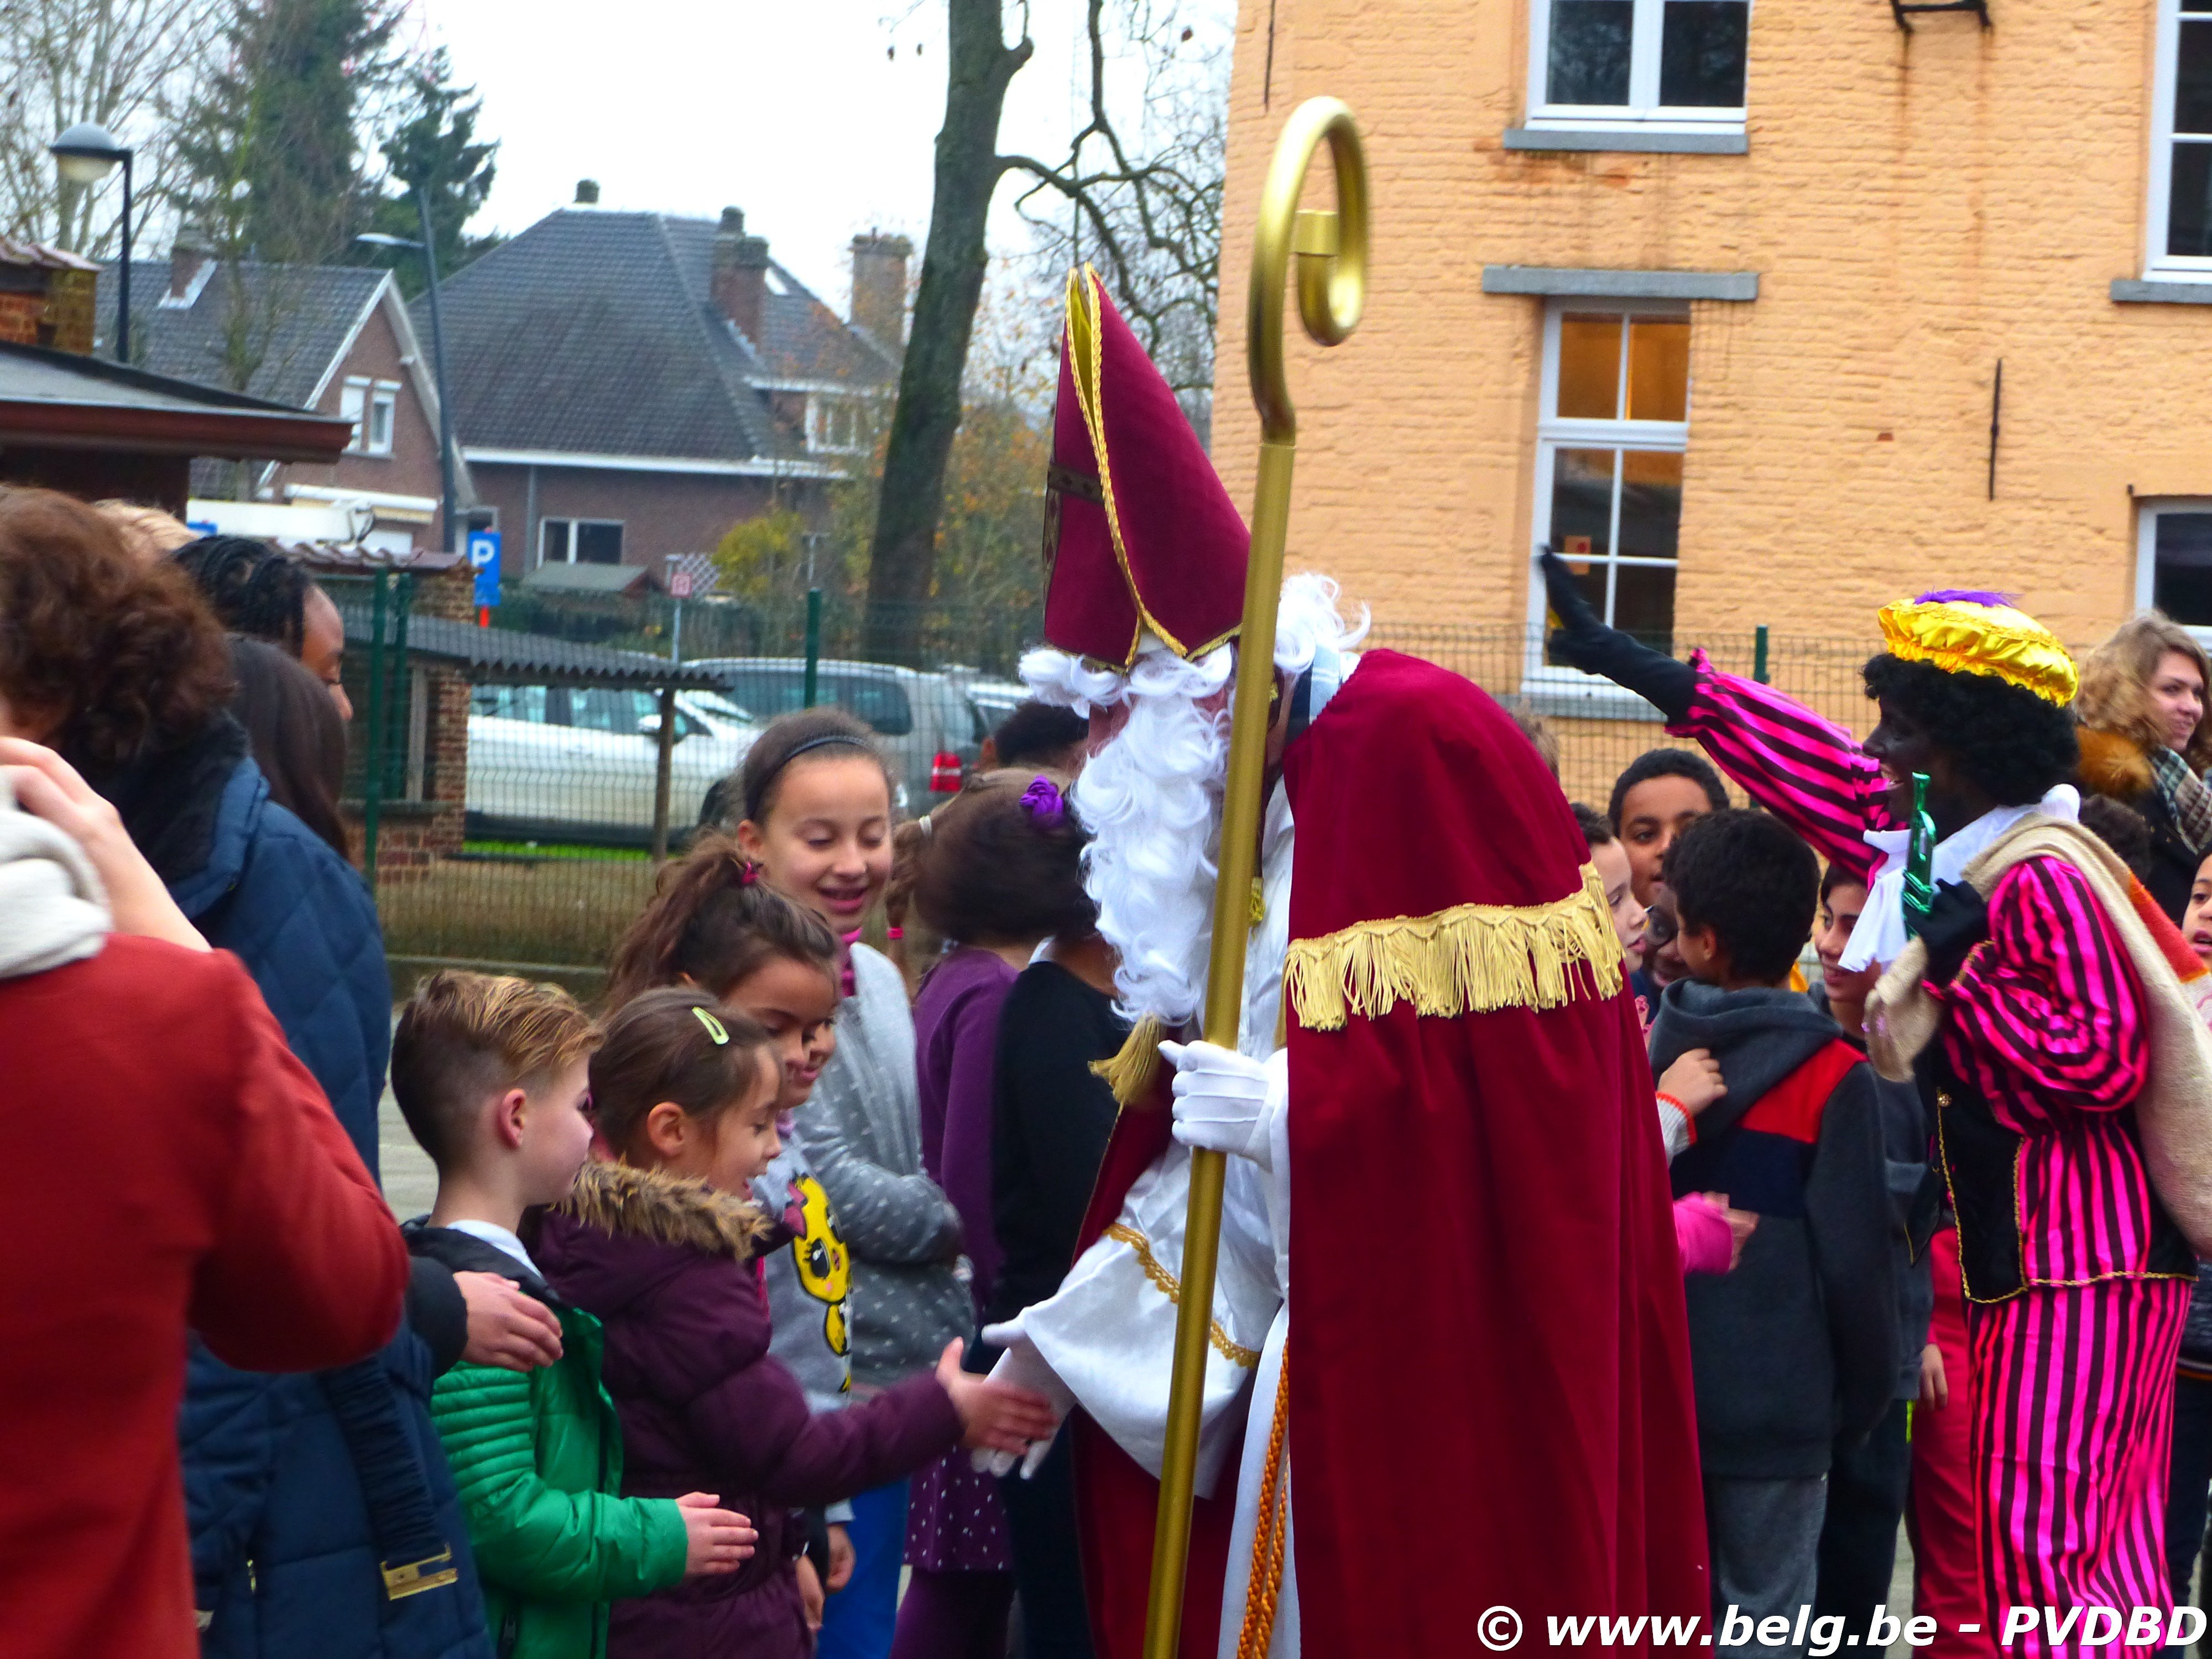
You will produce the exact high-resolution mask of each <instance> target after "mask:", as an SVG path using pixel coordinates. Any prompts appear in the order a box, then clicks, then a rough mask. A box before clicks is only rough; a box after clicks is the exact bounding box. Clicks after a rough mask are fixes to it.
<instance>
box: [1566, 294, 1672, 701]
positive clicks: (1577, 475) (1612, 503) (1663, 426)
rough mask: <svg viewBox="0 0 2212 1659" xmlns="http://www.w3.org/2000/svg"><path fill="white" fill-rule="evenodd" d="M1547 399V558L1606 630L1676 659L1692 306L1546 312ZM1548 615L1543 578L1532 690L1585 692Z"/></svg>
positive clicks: (1576, 304) (1572, 306)
mask: <svg viewBox="0 0 2212 1659" xmlns="http://www.w3.org/2000/svg"><path fill="white" fill-rule="evenodd" d="M1539 397H1540V402H1539V404H1538V410H1539V412H1538V416H1537V422H1536V467H1535V474H1536V477H1535V484H1536V488H1535V505H1534V513H1533V515H1532V519H1533V521H1532V523H1531V525H1530V530H1531V532H1532V534H1533V536H1534V542H1535V550H1536V551H1537V552H1538V553H1542V552H1545V551H1547V550H1548V551H1550V552H1553V553H1557V554H1559V556H1561V557H1562V558H1564V559H1565V560H1566V561H1567V562H1568V564H1569V565H1570V566H1571V568H1573V570H1574V572H1575V574H1576V578H1577V581H1578V582H1579V583H1580V585H1581V586H1582V589H1583V592H1584V594H1585V595H1587V596H1588V598H1589V602H1590V606H1591V608H1592V609H1593V610H1595V611H1596V612H1597V614H1598V615H1599V616H1600V617H1601V618H1603V619H1604V620H1605V621H1606V622H1607V623H1611V624H1612V625H1613V627H1615V628H1618V629H1622V630H1624V631H1625V632H1626V633H1629V634H1632V635H1635V636H1636V637H1637V638H1638V639H1639V640H1642V641H1644V643H1645V644H1647V645H1650V646H1651V647H1655V648H1656V649H1658V650H1661V651H1672V650H1673V648H1674V577H1675V570H1676V566H1677V561H1678V556H1679V554H1680V542H1681V527H1682V463H1683V455H1684V453H1685V451H1686V449H1687V448H1688V447H1689V441H1690V315H1689V307H1687V306H1686V305H1685V304H1683V303H1682V302H1680V301H1641V302H1623V303H1621V304H1619V305H1613V306H1601V305H1593V304H1592V303H1591V302H1590V301H1586V300H1555V301H1553V302H1552V303H1551V304H1550V305H1549V306H1548V307H1547V308H1546V310H1545V313H1544V368H1543V382H1542V386H1541V389H1540V392H1539ZM1544 614H1545V604H1544V584H1543V580H1542V577H1541V574H1534V583H1533V586H1532V588H1531V590H1530V599H1529V621H1530V623H1531V627H1530V629H1529V642H1528V664H1527V672H1528V678H1530V679H1531V680H1532V681H1534V682H1536V683H1537V684H1545V683H1550V684H1553V685H1557V686H1561V687H1565V686H1576V687H1587V686H1588V685H1589V683H1590V682H1589V677H1588V676H1587V675H1584V674H1583V673H1581V672H1579V671H1577V670H1575V669H1572V668H1568V667H1565V666H1564V665H1553V664H1550V663H1548V662H1547V661H1546V660H1545V647H1544V642H1543V629H1542V624H1543V622H1544Z"/></svg>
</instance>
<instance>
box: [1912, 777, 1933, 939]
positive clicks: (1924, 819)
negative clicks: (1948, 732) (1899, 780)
mask: <svg viewBox="0 0 2212 1659" xmlns="http://www.w3.org/2000/svg"><path fill="white" fill-rule="evenodd" d="M1911 833H1912V839H1911V841H1910V842H1907V843H1906V845H1905V933H1906V934H1907V935H1908V936H1910V937H1911V938H1914V939H1917V938H1918V937H1919V936H1920V925H1921V923H1923V921H1927V920H1928V907H1929V905H1930V904H1932V903H1933V902H1935V899H1936V882H1935V876H1934V866H1935V862H1936V820H1935V819H1934V818H1933V817H1930V816H1929V811H1928V775H1927V774H1926V773H1925V772H1915V773H1914V774H1913V775H1912V823H1911Z"/></svg>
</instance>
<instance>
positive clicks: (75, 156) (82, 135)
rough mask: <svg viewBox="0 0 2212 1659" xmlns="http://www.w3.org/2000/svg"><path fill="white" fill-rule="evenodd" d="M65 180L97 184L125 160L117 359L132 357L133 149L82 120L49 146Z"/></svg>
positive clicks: (117, 268) (116, 325)
mask: <svg viewBox="0 0 2212 1659" xmlns="http://www.w3.org/2000/svg"><path fill="white" fill-rule="evenodd" d="M46 149H47V152H48V153H49V154H50V155H52V156H53V158H54V165H55V166H56V167H58V169H59V170H60V173H61V175H62V181H63V182H64V184H70V185H96V184H98V183H99V182H100V180H101V179H105V178H106V177H107V175H108V173H109V172H110V170H111V169H112V168H113V167H114V166H115V164H116V163H117V162H118V161H120V162H122V163H123V260H122V263H121V264H118V266H117V267H116V285H115V361H116V362H118V363H127V362H130V361H131V151H130V150H129V149H127V148H126V147H125V146H124V145H122V144H118V143H116V142H115V135H114V134H112V133H111V132H110V131H108V130H107V129H106V127H103V126H101V125H100V124H99V123H97V122H95V121H80V122H78V123H77V124H76V125H75V126H73V127H71V128H70V130H69V131H67V132H64V134H62V136H61V137H58V138H57V139H55V140H54V142H53V143H51V144H48V145H47V146H46Z"/></svg>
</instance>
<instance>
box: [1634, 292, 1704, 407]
mask: <svg viewBox="0 0 2212 1659" xmlns="http://www.w3.org/2000/svg"><path fill="white" fill-rule="evenodd" d="M1689 416H1690V325H1689V321H1688V319H1686V318H1674V317H1638V318H1635V319H1632V321H1631V322H1630V323H1629V325H1628V418H1629V419H1630V420H1632V421H1685V420H1687V419H1688V418H1689Z"/></svg>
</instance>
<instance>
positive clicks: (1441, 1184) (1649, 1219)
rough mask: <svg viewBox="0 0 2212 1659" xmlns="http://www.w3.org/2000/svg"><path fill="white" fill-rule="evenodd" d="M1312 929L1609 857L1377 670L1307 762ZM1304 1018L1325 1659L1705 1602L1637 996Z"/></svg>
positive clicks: (1306, 1287) (1298, 1504)
mask: <svg viewBox="0 0 2212 1659" xmlns="http://www.w3.org/2000/svg"><path fill="white" fill-rule="evenodd" d="M1284 775H1285V785H1286V787H1287V789H1288V792H1289V796H1290V803H1291V812H1292V815H1293V816H1294V817H1295V818H1296V820H1297V846H1296V853H1295V855H1294V856H1295V863H1294V865H1293V866H1292V868H1293V874H1292V879H1291V939H1292V940H1293V941H1294V943H1295V942H1296V941H1298V940H1305V939H1318V938H1321V937H1322V936H1324V935H1328V934H1330V933H1335V932H1337V931H1338V930H1340V929H1342V928H1346V927H1351V926H1352V924H1354V923H1357V922H1361V921H1376V920H1387V919H1389V918H1392V917H1399V916H1412V917H1421V916H1428V915H1434V914H1436V913H1437V912H1438V911H1442V910H1445V909H1448V908H1450V907H1452V906H1454V905H1459V904H1467V903H1480V904H1498V905H1512V906H1534V905H1541V904H1547V903H1550V902H1555V901H1558V900H1559V899H1561V898H1563V897H1565V896H1568V895H1570V894H1571V893H1573V892H1575V891H1576V890H1577V889H1578V888H1579V887H1580V886H1581V877H1580V874H1579V871H1580V867H1581V866H1582V865H1583V862H1584V861H1585V860H1587V858H1588V856H1589V854H1588V852H1587V850H1586V848H1585V846H1584V843H1583V837H1582V835H1581V832H1580V830H1579V829H1577V826H1576V823H1575V820H1574V817H1573V814H1572V813H1571V811H1569V809H1568V806H1567V803H1566V800H1565V798H1564V797H1563V796H1562V795H1561V793H1559V785H1558V783H1557V782H1556V781H1554V780H1553V777H1552V776H1551V775H1550V773H1549V772H1547V770H1546V769H1545V768H1544V765H1543V763H1542V762H1541V760H1540V759H1539V758H1538V757H1537V756H1536V753H1535V751H1534V749H1533V748H1532V747H1531V746H1530V744H1529V743H1528V739H1527V738H1525V737H1523V736H1522V733H1521V732H1520V731H1519V729H1518V728H1517V727H1516V726H1515V725H1514V723H1513V721H1512V720H1511V719H1510V717H1509V716H1507V714H1505V713H1504V710H1502V709H1501V708H1498V705H1497V704H1496V703H1495V702H1492V700H1491V699H1490V698H1489V697H1488V696H1486V695H1485V694H1484V693H1483V692H1482V691H1480V690H1478V689H1476V687H1475V686H1474V685H1473V684H1470V683H1469V682H1468V681H1467V680H1464V679H1462V678H1460V677H1459V676H1457V675H1455V674H1452V673H1449V672H1448V671H1444V670H1443V669H1440V668H1437V667H1436V666H1434V665H1431V664H1429V663H1425V662H1422V661H1419V660H1417V659H1413V658H1409V657H1404V656H1401V655H1398V654H1397V653H1394V652H1387V651H1376V652H1371V653H1368V654H1366V655H1365V656H1364V658H1363V659H1361V661H1360V664H1359V666H1358V671H1356V672H1355V673H1354V674H1353V675H1352V678H1350V679H1349V680H1347V681H1346V684H1345V685H1344V687H1343V689H1342V690H1340V691H1339V692H1338V693H1337V695H1336V696H1335V697H1334V699H1333V700H1332V701H1331V702H1329V703H1328V706H1327V708H1325V709H1324V710H1323V712H1322V714H1321V715H1320V717H1319V718H1318V719H1316V720H1315V722H1314V724H1313V726H1311V727H1310V729H1309V730H1308V731H1307V732H1306V733H1305V734H1304V736H1303V737H1302V738H1299V740H1298V741H1297V742H1296V743H1295V744H1292V745H1291V749H1290V751H1289V753H1288V754H1287V756H1286V757H1285V773H1284ZM1577 973H1578V975H1579V976H1580V980H1581V982H1582V988H1583V994H1582V995H1580V996H1578V997H1577V998H1576V999H1575V1000H1571V1001H1569V1002H1568V1003H1566V1004H1565V1006H1561V1007H1557V1008H1551V1009H1536V1008H1531V1007H1518V1006H1508V1007H1504V1008H1501V1009H1498V1010H1497V1011H1495V1012H1486V1013H1466V1014H1459V1015H1456V1016H1453V1017H1434V1016H1421V1015H1419V1014H1417V1013H1416V1012H1415V1011H1414V1009H1413V1006H1410V1004H1408V1003H1407V1002H1405V1001H1401V1002H1399V1003H1398V1004H1397V1006H1395V1007H1394V1008H1392V1009H1390V1010H1389V1012H1386V1013H1383V1014H1381V1015H1379V1016H1378V1017H1376V1018H1363V1017H1361V1015H1359V1014H1358V1012H1352V1013H1351V1014H1350V1016H1349V1018H1348V1020H1347V1022H1346V1025H1345V1026H1344V1028H1343V1029H1341V1030H1307V1029H1304V1027H1302V1026H1301V1025H1300V1024H1299V1023H1298V1021H1297V1018H1295V1017H1293V1018H1292V1019H1291V1022H1290V1079H1291V1096H1290V1139H1291V1283H1290V1297H1291V1337H1290V1352H1289V1374H1290V1389H1291V1405H1290V1436H1291V1468H1292V1471H1293V1474H1292V1476H1291V1503H1292V1504H1293V1505H1294V1506H1295V1534H1294V1535H1295V1540H1296V1548H1297V1579H1298V1606H1299V1616H1300V1620H1301V1626H1302V1633H1303V1637H1304V1651H1305V1652H1306V1653H1308V1654H1310V1655H1315V1656H1326V1659H1360V1656H1373V1659H1403V1656H1407V1655H1415V1654H1448V1653H1462V1652H1469V1651H1474V1640H1473V1636H1474V1621H1475V1620H1477V1618H1478V1617H1479V1616H1480V1614H1481V1613H1483V1612H1484V1611H1485V1610H1486V1609H1487V1608H1490V1607H1510V1608H1512V1609H1513V1610H1514V1612H1515V1613H1517V1614H1518V1615H1519V1617H1520V1619H1521V1621H1522V1630H1523V1632H1524V1634H1523V1636H1522V1643H1523V1645H1524V1649H1533V1648H1534V1647H1535V1646H1537V1645H1538V1644H1542V1643H1543V1642H1544V1641H1545V1639H1546V1622H1545V1621H1546V1620H1547V1617H1548V1616H1551V1615H1562V1616H1572V1617H1588V1616H1589V1615H1591V1614H1626V1615H1630V1616H1634V1615H1636V1614H1638V1613H1656V1614H1661V1615H1668V1616H1687V1617H1691V1618H1693V1619H1702V1618H1703V1617H1704V1616H1705V1613H1706V1612H1707V1611H1708V1608H1709V1606H1710V1594H1709V1587H1708V1583H1707V1577H1706V1562H1705V1516H1704V1507H1703V1498H1702V1494H1701V1491H1700V1487H1699V1469H1698V1454H1697V1422H1696V1413H1695V1407H1694V1402H1693V1397H1692V1391H1691V1383H1690V1365H1689V1341H1688V1334H1687V1330H1686V1321H1685V1317H1684V1311H1683V1297H1682V1269H1681V1265H1680V1258H1679V1256H1678V1255H1677V1253H1676V1249H1675V1245H1674V1231H1673V1222H1672V1216H1671V1208H1670V1201H1669V1198H1670V1195H1669V1192H1668V1182H1667V1170H1666V1156H1665V1152H1664V1150H1663V1148H1662V1143H1661V1137H1660V1132H1659V1127H1658V1121H1657V1116H1656V1113H1655V1111H1654V1109H1653V1107H1652V1082H1651V1073H1650V1066H1649V1064H1648V1062H1647V1060H1646V1059H1645V1055H1644V1045H1643V1042H1642V1040H1641V1037H1640V1035H1639V1032H1638V1024H1637V1018H1636V1013H1635V1009H1634V1006H1633V1003H1632V999H1631V997H1630V994H1629V993H1628V991H1627V990H1626V986H1625V985H1624V986H1623V987H1622V988H1620V990H1618V991H1617V992H1615V993H1613V994H1610V995H1605V996H1599V995H1597V994H1595V993H1594V991H1593V990H1592V988H1591V985H1590V981H1589V975H1588V970H1587V969H1578V970H1577Z"/></svg>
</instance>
